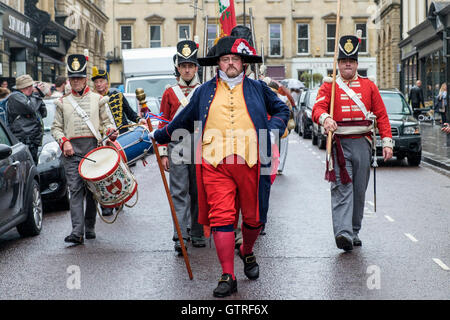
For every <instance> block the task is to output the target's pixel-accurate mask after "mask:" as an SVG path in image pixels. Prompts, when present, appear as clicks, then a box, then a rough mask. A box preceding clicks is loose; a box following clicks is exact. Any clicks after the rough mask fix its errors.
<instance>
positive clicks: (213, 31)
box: [207, 24, 218, 49]
mask: <svg viewBox="0 0 450 320" xmlns="http://www.w3.org/2000/svg"><path fill="white" fill-rule="evenodd" d="M207 31H208V44H207V48H208V49H209V48H211V47H212V46H213V45H214V40H216V38H217V34H218V26H217V24H208V30H207Z"/></svg>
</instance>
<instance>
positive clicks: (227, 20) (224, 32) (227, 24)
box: [217, 0, 236, 38]
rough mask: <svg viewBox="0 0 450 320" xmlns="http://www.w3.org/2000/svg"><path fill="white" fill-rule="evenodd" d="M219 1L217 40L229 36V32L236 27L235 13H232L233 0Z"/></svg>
mask: <svg viewBox="0 0 450 320" xmlns="http://www.w3.org/2000/svg"><path fill="white" fill-rule="evenodd" d="M217 1H219V24H220V35H219V38H222V37H226V36H229V35H230V34H231V30H232V29H233V28H234V27H235V26H236V13H235V11H234V0H217Z"/></svg>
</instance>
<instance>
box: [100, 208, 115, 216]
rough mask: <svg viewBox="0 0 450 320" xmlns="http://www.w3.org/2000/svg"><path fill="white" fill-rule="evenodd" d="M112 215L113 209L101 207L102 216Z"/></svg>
mask: <svg viewBox="0 0 450 320" xmlns="http://www.w3.org/2000/svg"><path fill="white" fill-rule="evenodd" d="M113 214H114V211H113V208H103V207H102V216H104V217H109V216H112V215H113Z"/></svg>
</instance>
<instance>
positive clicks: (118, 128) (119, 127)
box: [102, 124, 124, 142]
mask: <svg viewBox="0 0 450 320" xmlns="http://www.w3.org/2000/svg"><path fill="white" fill-rule="evenodd" d="M123 126H124V125H123V124H121V125H120V126H118V127H117V129H114V130H113V131H111V133H110V134H108V135H107V136H106V137H104V138H103V140H102V142H103V141H105V140H106V139H108V138H109V137H110V136H111V135H112V134H113V133H114V132H116V131H117V130H120V129H121V128H122V127H123Z"/></svg>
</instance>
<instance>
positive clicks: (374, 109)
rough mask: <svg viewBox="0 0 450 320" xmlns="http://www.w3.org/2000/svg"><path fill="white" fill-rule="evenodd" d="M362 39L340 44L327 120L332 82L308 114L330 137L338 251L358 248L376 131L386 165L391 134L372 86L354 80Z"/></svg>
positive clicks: (346, 39)
mask: <svg viewBox="0 0 450 320" xmlns="http://www.w3.org/2000/svg"><path fill="white" fill-rule="evenodd" d="M359 45H360V39H359V38H358V37H356V36H353V35H345V36H342V37H341V38H340V39H339V54H338V57H337V66H338V69H339V75H338V76H337V77H336V88H335V99H334V113H333V116H331V115H330V104H331V99H332V98H331V96H332V86H333V79H332V78H330V77H327V78H325V79H324V83H323V84H322V86H321V87H320V89H319V92H318V94H317V98H316V102H315V104H314V107H313V111H312V119H313V121H314V122H316V123H318V124H320V125H322V126H323V127H324V129H325V131H326V133H327V134H328V132H332V136H333V147H332V155H333V156H332V157H331V158H330V160H331V161H332V168H333V169H332V170H329V168H330V167H329V165H330V163H329V162H328V161H327V172H326V179H327V180H328V181H330V182H331V188H330V189H331V211H332V218H333V219H332V220H333V230H334V236H335V240H336V245H337V247H338V248H339V249H343V250H345V251H350V250H352V249H353V246H361V245H362V241H361V239H360V238H359V231H360V230H361V223H362V220H363V214H364V204H365V193H366V189H367V186H368V183H369V178H370V166H371V155H372V150H373V148H374V146H373V144H374V143H375V141H374V140H375V139H374V130H376V127H378V131H379V134H380V136H381V142H382V147H383V158H384V161H386V160H388V159H390V158H391V157H392V149H393V142H392V133H391V126H390V124H389V119H388V115H387V112H386V107H385V105H384V103H383V100H382V99H381V96H380V92H379V90H378V88H377V86H376V84H375V83H374V82H373V81H372V80H371V79H368V78H365V77H362V76H360V75H359V74H358V72H357V68H358V50H359Z"/></svg>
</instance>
